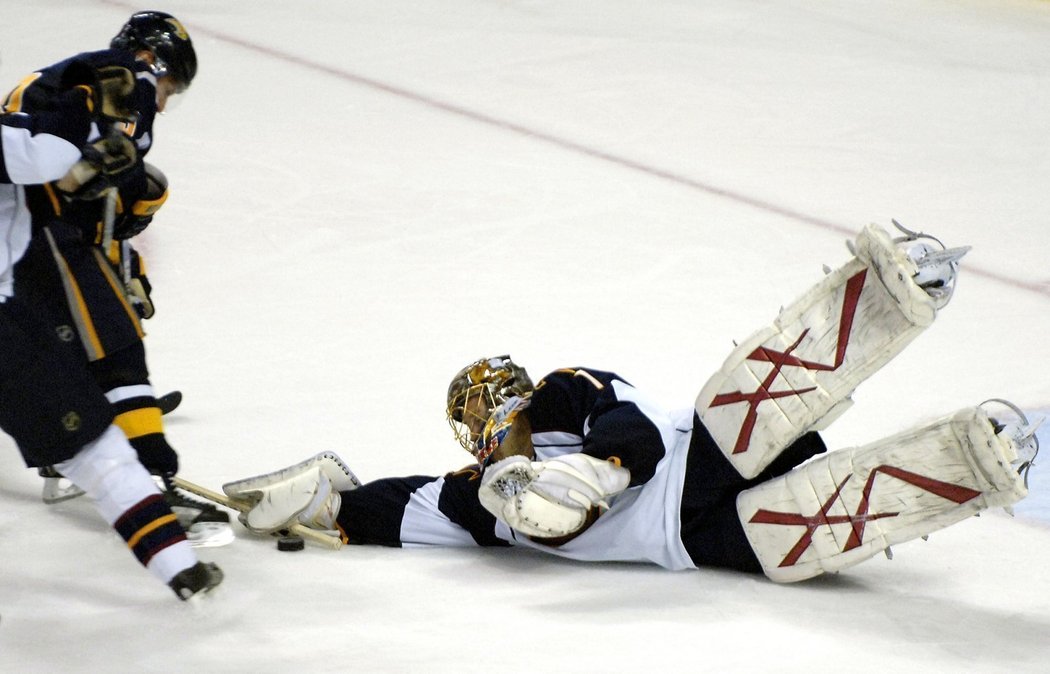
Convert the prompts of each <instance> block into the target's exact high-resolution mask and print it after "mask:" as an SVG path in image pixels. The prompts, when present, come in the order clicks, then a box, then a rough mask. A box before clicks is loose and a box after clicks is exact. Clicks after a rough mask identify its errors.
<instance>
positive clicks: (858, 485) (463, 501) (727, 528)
mask: <svg viewBox="0 0 1050 674" xmlns="http://www.w3.org/2000/svg"><path fill="white" fill-rule="evenodd" d="M851 250H852V252H853V253H854V258H853V259H852V260H850V261H849V262H848V263H847V264H846V265H844V266H843V267H841V268H840V269H838V270H835V271H833V272H829V273H828V275H827V276H826V277H825V278H824V280H823V281H821V282H820V283H818V284H817V285H816V286H814V288H812V289H811V290H810V291H809V292H807V293H806V294H804V295H803V296H802V297H801V298H800V299H799V300H798V301H797V302H795V303H794V304H792V305H790V306H788V307H787V308H785V309H783V310H782V311H781V313H780V315H779V316H778V317H777V319H776V320H775V321H774V322H773V324H772V325H771V326H769V327H767V328H765V329H763V330H760V331H758V332H756V333H755V334H754V335H753V336H752V337H751V338H749V339H748V340H746V341H744V342H743V343H741V345H740V346H739V347H737V348H736V349H735V350H734V351H733V352H732V353H731V354H730V357H729V358H728V359H727V360H726V362H725V365H724V366H723V368H722V369H721V370H720V371H719V372H718V373H716V374H715V375H714V376H713V377H712V378H711V379H710V380H709V381H708V383H707V385H705V386H704V388H703V389H702V391H701V393H700V395H699V396H698V398H697V400H696V402H695V405H694V407H693V408H691V409H689V410H687V411H685V412H683V413H676V414H671V413H667V412H665V411H664V410H662V409H660V407H659V406H658V405H656V404H654V403H653V402H652V401H651V400H649V399H648V398H647V397H646V396H645V395H644V394H642V393H641V392H640V391H638V390H637V389H635V388H634V387H633V386H631V385H630V384H629V383H628V382H627V381H626V380H625V379H623V378H622V377H620V376H618V375H616V374H614V373H612V372H605V371H600V370H593V369H588V368H568V369H563V370H557V371H555V372H552V373H550V374H548V375H547V376H545V377H543V378H542V379H541V380H540V381H539V382H537V383H536V384H535V386H534V385H533V383H532V381H531V379H530V378H529V376H528V375H527V373H526V372H525V370H524V369H523V368H521V367H520V366H518V365H517V364H516V363H514V362H513V361H512V360H511V359H510V358H509V357H508V356H501V357H496V358H483V359H480V360H478V361H476V362H475V363H472V364H471V365H469V366H467V367H465V368H464V369H462V370H461V371H460V372H459V373H458V374H457V375H456V377H455V378H454V379H453V381H452V383H451V385H450V387H449V390H448V396H447V412H448V418H449V420H450V423H451V424H452V426H453V428H454V429H455V431H456V436H457V438H458V439H459V441H460V443H461V444H462V445H463V446H464V447H465V448H466V449H467V450H468V451H470V452H471V453H472V454H473V455H474V457H475V459H476V462H477V465H475V466H473V467H470V468H468V469H465V470H461V471H458V472H453V473H449V474H447V475H444V476H440V477H430V476H413V477H405V478H387V479H380V480H376V481H374V482H370V483H367V484H364V485H360V486H358V481H357V479H356V477H355V476H354V475H353V474H352V472H350V470H349V468H347V467H346V465H345V464H343V462H342V461H341V460H340V459H339V458H338V457H337V456H335V455H334V454H322V455H318V456H316V457H314V458H312V459H310V460H307V461H305V462H303V463H300V464H297V465H296V466H292V467H291V468H287V469H283V470H280V471H276V472H275V473H270V474H267V475H261V476H258V477H254V478H248V479H246V480H239V481H236V482H232V483H229V484H227V485H224V490H225V491H226V493H227V494H228V495H230V496H232V497H235V498H239V499H246V500H247V501H248V502H250V503H254V504H255V505H254V507H253V508H251V509H250V510H248V512H247V513H246V514H245V515H244V516H243V517H242V521H243V522H244V524H245V525H246V526H247V527H248V528H249V529H250V530H252V531H255V532H258V533H268V532H272V531H276V530H280V529H282V528H286V527H287V526H289V524H290V523H294V522H298V523H301V524H305V525H307V526H309V527H312V528H317V529H328V530H333V531H338V532H339V534H340V535H341V536H343V538H344V540H345V541H347V542H350V543H372V544H380V545H392V546H402V545H502V546H507V545H512V546H520V547H528V548H534V549H537V550H541V551H544V552H548V553H551V554H555V555H559V556H563V557H568V558H571V559H577V560H586V561H636V562H648V563H654V564H659V565H660V566H663V567H666V568H669V569H688V568H698V567H720V568H730V569H737V570H741V571H750V572H759V571H761V572H764V573H765V574H766V575H767V576H769V577H770V578H772V579H774V580H777V581H783V582H789V581H797V580H802V579H805V578H810V577H812V576H815V575H818V574H820V573H824V572H828V571H838V570H840V569H843V568H846V567H849V566H852V565H854V564H856V563H858V562H860V561H862V560H864V559H867V558H869V557H871V556H872V555H874V554H876V553H878V552H879V551H882V550H884V549H886V548H887V547H888V546H890V545H892V544H895V543H900V542H903V541H907V540H910V539H913V538H917V537H920V536H923V535H926V534H928V533H930V532H931V531H934V530H936V529H939V528H942V527H944V526H948V525H950V524H952V523H954V522H958V521H960V520H962V519H964V518H966V517H969V516H970V515H973V514H975V513H977V512H980V511H981V510H983V509H985V508H988V507H992V506H1009V505H1010V504H1012V503H1014V502H1015V501H1017V500H1018V499H1020V498H1022V497H1023V496H1024V495H1025V494H1026V486H1025V480H1024V475H1025V474H1026V472H1027V469H1028V466H1029V465H1030V464H1031V461H1032V459H1033V458H1034V456H1035V453H1036V451H1037V443H1036V439H1035V437H1034V428H1033V426H1032V425H1031V424H1029V423H1028V421H1027V419H1025V418H1024V415H1022V414H1020V413H1019V411H1018V410H1016V409H1015V408H1013V407H1012V406H1010V405H1009V404H1001V403H998V402H995V403H993V402H989V403H986V404H982V405H979V406H976V407H971V408H966V409H963V410H960V411H958V412H956V413H955V414H952V415H949V416H946V417H944V418H942V419H939V420H938V421H936V422H933V423H931V424H927V425H924V426H922V427H920V428H916V429H912V430H909V431H906V432H904V433H901V434H898V435H895V436H892V437H890V438H886V439H883V440H880V441H877V442H875V443H872V444H870V445H866V446H863V447H859V448H851V449H842V450H839V451H835V452H827V453H826V448H825V446H824V443H823V441H822V440H821V438H820V436H819V435H818V433H817V431H819V430H820V429H822V428H824V427H826V425H827V424H828V423H830V422H831V421H832V420H834V419H835V418H836V417H837V416H838V415H839V414H841V413H842V412H843V411H844V409H845V408H846V407H847V406H848V405H849V401H850V395H851V393H852V392H853V390H854V389H855V388H856V386H857V385H858V384H859V383H860V382H861V381H862V380H863V379H865V378H866V377H867V376H869V375H870V374H872V373H873V372H875V371H876V370H878V369H879V368H881V367H882V366H883V365H885V364H886V363H887V362H888V361H889V360H890V359H891V358H892V357H893V356H894V355H896V353H898V352H899V351H900V350H901V349H902V348H904V346H905V345H906V344H907V343H908V342H910V341H911V339H913V338H914V337H915V336H916V335H917V334H918V333H919V332H921V331H922V330H923V329H925V328H926V327H927V326H929V325H930V324H931V323H932V321H933V319H934V317H935V316H936V313H937V312H938V311H939V310H940V309H941V308H943V307H944V306H945V305H946V304H947V302H948V300H949V299H950V297H951V294H952V291H953V290H954V281H955V275H956V272H957V267H958V259H959V258H960V257H961V256H962V254H963V253H964V252H965V249H947V250H939V249H938V248H937V247H936V246H934V245H931V244H930V243H927V242H926V241H925V240H924V239H922V237H920V236H919V235H917V234H916V233H914V232H907V231H905V235H904V236H902V237H900V238H898V239H896V240H893V239H891V238H890V237H889V235H888V234H887V233H886V232H885V231H884V230H882V229H881V228H879V227H877V226H874V225H873V226H870V227H868V228H866V229H865V230H863V231H862V232H861V234H860V235H859V236H858V237H857V239H856V241H854V242H852V243H851ZM993 415H994V416H993Z"/></svg>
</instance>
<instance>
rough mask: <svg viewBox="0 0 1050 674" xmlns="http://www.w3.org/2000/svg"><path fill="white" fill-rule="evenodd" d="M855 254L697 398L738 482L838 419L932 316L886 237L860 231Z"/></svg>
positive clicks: (910, 269)
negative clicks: (808, 433) (860, 387)
mask: <svg viewBox="0 0 1050 674" xmlns="http://www.w3.org/2000/svg"><path fill="white" fill-rule="evenodd" d="M855 251H856V257H855V258H853V259H852V260H850V262H848V263H847V264H845V265H844V266H842V267H840V268H839V269H836V270H834V271H832V272H830V273H828V275H827V276H825V277H824V279H823V280H822V281H821V282H820V283H818V284H817V285H815V286H814V287H813V288H811V289H810V290H809V291H808V292H806V293H805V294H804V295H802V297H800V298H799V299H798V300H797V301H796V302H794V303H793V304H791V305H790V306H788V307H786V308H784V309H782V310H781V312H780V315H779V316H777V318H776V320H775V321H773V324H772V325H771V326H769V327H767V328H765V329H763V330H760V331H759V332H757V333H755V334H754V335H752V336H751V337H749V338H748V339H747V340H746V341H744V342H743V343H741V344H740V345H739V346H738V347H737V348H736V349H734V350H733V352H732V353H731V354H730V355H729V358H728V359H726V361H725V364H724V365H723V366H722V368H721V369H720V370H719V371H718V372H717V373H715V374H714V376H712V377H711V379H710V380H708V382H707V383H706V384H705V385H704V388H703V389H702V390H701V391H700V395H699V396H698V397H697V399H696V411H697V413H698V414H699V415H700V418H701V419H702V420H703V422H704V426H706V427H707V429H708V431H709V432H710V433H711V435H712V437H713V438H714V440H715V442H716V443H718V446H719V447H720V448H721V449H722V451H723V452H724V453H725V455H726V457H727V458H728V459H729V460H730V462H731V463H732V464H733V466H734V467H735V468H736V469H737V471H738V472H739V473H740V474H741V475H742V476H744V477H746V478H752V477H755V476H756V475H758V474H759V473H760V472H761V471H762V469H764V468H765V467H766V466H768V465H769V463H770V462H771V461H773V459H775V458H776V456H777V455H778V454H780V452H781V451H782V450H783V449H784V448H785V447H787V446H788V445H790V444H791V443H792V442H794V441H795V440H796V439H798V438H799V437H800V436H801V435H802V434H803V433H805V432H806V431H809V430H820V429H821V428H824V427H826V426H827V424H828V423H830V422H831V421H832V420H833V419H834V418H837V416H838V415H839V414H841V413H842V412H843V411H845V409H846V408H847V407H848V406H849V404H850V402H851V401H850V400H849V396H850V394H851V393H852V392H853V390H854V389H855V388H856V387H857V385H858V384H860V383H861V382H862V381H864V380H865V379H867V378H868V377H869V376H871V374H872V373H874V372H875V371H876V370H878V369H880V368H881V367H882V366H884V365H885V364H886V363H887V362H889V361H890V360H891V359H892V358H893V357H894V356H896V355H897V354H898V353H900V352H901V351H902V350H903V349H904V347H905V346H907V345H908V343H909V342H911V341H912V340H913V339H914V338H915V337H916V336H917V335H918V334H919V333H920V332H922V331H923V330H924V329H925V328H926V327H928V326H929V325H930V324H931V323H932V322H933V319H934V317H935V316H936V313H937V310H936V307H935V305H934V302H933V300H932V299H931V298H930V296H929V295H928V294H927V293H926V292H925V291H923V290H922V289H921V288H920V287H919V286H918V285H916V284H915V282H914V281H913V280H912V277H913V276H914V274H915V271H916V266H915V263H914V262H912V261H911V260H910V259H909V258H908V257H907V256H906V255H905V254H904V253H903V252H902V251H901V250H899V249H898V248H897V247H896V246H895V245H894V243H893V241H892V240H891V239H890V237H889V235H888V234H887V233H886V231H885V230H883V229H882V228H880V227H879V226H877V225H869V226H868V227H866V228H865V229H864V230H862V231H861V233H860V235H859V236H858V237H857V241H856V246H855Z"/></svg>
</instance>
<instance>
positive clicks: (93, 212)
mask: <svg viewBox="0 0 1050 674" xmlns="http://www.w3.org/2000/svg"><path fill="white" fill-rule="evenodd" d="M105 66H120V67H123V68H127V69H128V70H130V71H131V72H132V73H134V75H135V81H136V86H135V92H134V94H133V99H132V100H133V103H132V106H131V107H132V109H133V110H134V112H135V113H136V119H135V121H133V122H121V123H118V124H117V127H118V128H119V129H120V130H121V131H123V132H124V133H125V134H127V135H128V136H129V137H131V138H132V140H133V141H134V143H135V146H136V147H137V148H138V150H139V153H140V155H141V156H145V154H146V153H148V152H149V150H150V147H152V145H153V122H154V119H155V118H156V115H157V80H156V77H155V76H154V75H153V74H152V73H151V72H150V70H149V67H148V66H147V65H146V64H145V63H143V62H141V61H137V60H135V58H134V56H133V55H132V54H130V53H128V52H125V51H121V50H115V49H106V50H102V51H95V52H85V53H83V54H78V55H77V56H74V57H71V58H69V59H66V60H64V61H60V62H59V63H56V64H54V65H52V66H49V67H47V68H44V69H43V70H40V71H38V72H36V73H33V74H32V75H30V76H29V77H26V78H25V79H24V80H23V81H22V82H21V83H20V84H19V85H18V86H17V87H16V88H15V89H14V90H13V91H12V92H11V93H10V94H8V96H7V99H6V100H5V103H4V111H5V113H7V114H8V115H12V116H14V117H17V116H18V115H19V114H20V115H23V116H28V117H29V118H40V119H49V118H51V117H54V116H56V112H59V111H65V112H66V113H68V109H69V108H70V107H71V106H72V105H73V104H71V103H69V102H68V101H67V99H69V98H71V97H73V98H75V97H76V95H77V94H78V92H79V95H80V96H81V97H83V93H82V87H76V86H74V87H73V88H72V89H71V88H70V82H71V81H77V80H82V79H85V76H84V75H83V74H82V73H83V72H84V71H85V70H88V71H93V70H94V69H97V68H101V67H105ZM70 92H73V93H70ZM83 104H85V105H88V106H89V107H90V103H89V102H84V103H83ZM59 117H62V116H59ZM63 118H64V119H66V121H65V122H64V128H63V129H62V133H64V134H66V136H67V137H69V138H68V139H69V140H70V141H71V142H73V143H74V144H76V146H77V148H80V147H83V146H84V145H85V144H87V143H89V142H92V141H94V140H95V139H97V138H98V137H99V134H100V130H99V129H98V126H97V124H93V123H91V121H90V119H89V123H88V124H87V126H86V127H85V126H84V123H83V115H79V116H76V115H69V114H66V115H65V116H64V117H63ZM54 125H55V126H56V127H57V126H62V125H60V124H59V122H58V121H56V122H54ZM73 127H76V128H75V129H74V128H73ZM74 130H75V131H76V135H75V137H72V136H74ZM78 141H79V142H78ZM78 156H79V155H78ZM146 187H147V182H146V175H145V170H144V167H143V165H142V161H141V159H140V161H139V162H137V165H136V166H135V167H133V168H132V169H130V170H129V171H127V172H125V173H124V174H122V175H121V176H120V178H119V180H118V182H117V188H118V191H119V197H118V199H119V202H120V203H121V204H125V203H126V204H131V203H134V201H136V200H137V199H138V198H139V197H140V196H141V195H142V194H144V193H145V191H146ZM26 197H27V202H28V205H29V209H30V212H31V214H32V217H33V223H34V227H35V228H39V227H42V226H46V225H47V224H48V222H50V221H51V220H53V219H55V218H59V217H60V218H62V219H63V220H64V221H65V222H67V223H68V224H75V225H77V226H78V227H79V228H80V229H81V230H82V231H83V232H84V236H85V239H86V240H88V241H95V242H98V241H101V228H102V221H103V209H104V200H102V199H96V200H91V201H79V200H68V199H63V198H61V195H59V194H58V193H57V191H56V190H55V188H54V187H53V186H51V185H41V186H36V187H30V188H27V189H26ZM118 208H119V206H118Z"/></svg>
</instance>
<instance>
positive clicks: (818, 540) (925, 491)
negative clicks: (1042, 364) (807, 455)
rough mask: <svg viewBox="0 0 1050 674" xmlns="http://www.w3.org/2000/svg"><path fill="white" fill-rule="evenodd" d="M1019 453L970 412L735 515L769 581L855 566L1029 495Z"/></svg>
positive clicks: (789, 481)
mask: <svg viewBox="0 0 1050 674" xmlns="http://www.w3.org/2000/svg"><path fill="white" fill-rule="evenodd" d="M1016 456H1017V453H1016V446H1015V444H1014V443H1013V441H1012V440H1011V439H1010V438H1008V437H1006V436H1005V434H1000V435H996V434H995V432H994V428H993V426H992V423H991V422H990V421H989V419H988V416H987V414H986V413H985V412H984V411H983V410H982V409H980V408H968V409H964V410H961V411H959V412H957V413H956V414H954V415H952V416H949V417H945V418H943V419H941V420H939V421H937V422H935V423H933V424H930V425H928V426H925V427H922V428H918V429H915V430H911V431H906V432H904V433H900V434H898V435H895V436H892V437H890V438H887V439H885V440H882V441H879V442H876V443H873V444H871V445H867V446H864V447H861V448H855V449H846V450H841V451H836V452H832V453H830V454H828V455H826V456H824V457H821V458H820V459H817V460H815V461H811V462H810V463H807V464H805V465H803V466H800V467H799V468H796V469H794V470H792V471H791V472H790V473H787V474H786V475H783V476H781V477H779V478H776V479H774V480H771V481H769V482H765V483H763V484H761V485H758V486H757V487H753V488H751V489H748V490H747V491H744V492H741V494H740V495H739V496H738V497H737V512H738V514H739V516H740V521H741V522H742V523H743V525H744V531H745V532H746V534H747V538H748V541H749V542H750V544H751V547H752V549H753V550H754V551H755V554H756V555H757V556H758V559H759V561H760V562H761V564H762V569H763V571H764V572H765V574H766V575H767V576H769V577H770V578H771V579H773V580H775V581H778V582H793V581H798V580H804V579H806V578H810V577H812V576H816V575H819V574H821V573H825V572H834V571H838V570H840V569H844V568H846V567H849V566H852V565H854V564H857V563H858V562H861V561H863V560H865V559H868V558H869V557H871V556H873V555H875V554H877V553H878V552H880V551H882V550H885V549H886V548H888V547H889V546H891V545H895V544H897V543H902V542H904V541H908V540H911V539H913V538H918V537H920V536H924V535H926V534H929V533H931V532H933V531H936V530H938V529H942V528H944V527H946V526H949V525H951V524H954V523H956V522H959V521H961V520H963V519H965V518H968V517H970V516H971V515H974V514H976V513H978V512H980V511H982V510H985V509H986V508H990V507H993V506H1008V505H1010V504H1012V503H1015V502H1017V501H1018V500H1020V499H1021V498H1023V497H1024V496H1025V495H1026V494H1027V490H1026V489H1025V486H1024V481H1023V479H1021V477H1020V476H1019V475H1018V474H1017V472H1016V471H1015V470H1014V469H1013V467H1011V465H1010V463H1011V461H1013V460H1015V459H1016Z"/></svg>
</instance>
